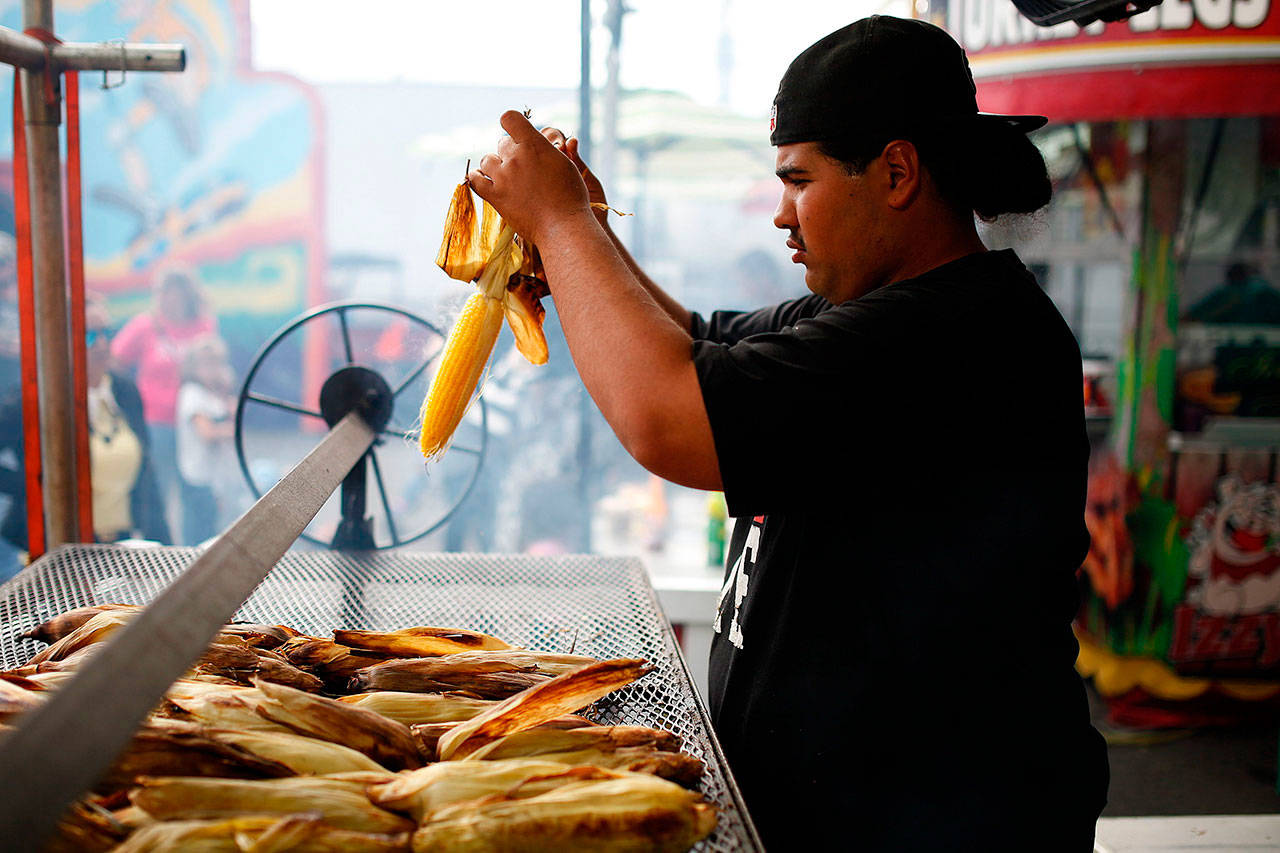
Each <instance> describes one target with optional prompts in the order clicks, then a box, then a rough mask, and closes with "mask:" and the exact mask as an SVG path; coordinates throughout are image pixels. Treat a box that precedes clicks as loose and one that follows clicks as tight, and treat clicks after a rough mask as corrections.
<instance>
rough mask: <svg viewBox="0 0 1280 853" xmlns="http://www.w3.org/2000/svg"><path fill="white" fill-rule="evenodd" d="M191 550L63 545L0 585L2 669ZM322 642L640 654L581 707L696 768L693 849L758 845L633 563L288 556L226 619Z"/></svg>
mask: <svg viewBox="0 0 1280 853" xmlns="http://www.w3.org/2000/svg"><path fill="white" fill-rule="evenodd" d="M197 554H198V551H196V550H195V549H192V548H145V549H132V548H124V547H119V546H111V545H73V546H67V547H64V548H60V549H58V550H57V551H54V552H52V553H51V554H48V555H47V556H45V557H43V558H42V559H40V560H39V561H37V562H36V563H35V564H34V565H32V566H31V567H30V568H29V569H27V570H26V571H24V572H22V573H21V574H20V575H18V576H17V577H16V578H14V579H13V580H11V581H10V582H9V583H7V584H5V585H3V586H0V665H3V666H4V667H5V668H9V667H14V666H18V665H20V664H22V663H23V662H25V661H26V660H27V659H28V658H30V657H31V656H32V655H33V654H35V652H36V651H37V650H38V648H40V647H41V644H39V643H36V642H34V641H32V640H23V639H21V638H20V636H19V635H20V634H22V633H23V632H24V631H26V630H28V629H30V628H33V627H35V626H36V625H37V624H39V623H40V622H42V621H44V620H45V619H47V618H48V617H50V616H52V615H54V614H57V613H61V612H63V611H66V610H70V609H72V608H75V607H82V606H84V605H89V604H107V603H118V604H146V603H148V602H149V601H150V600H151V599H152V598H154V597H155V596H156V595H157V594H159V592H160V591H161V590H162V589H164V587H165V586H166V585H167V584H168V583H169V582H170V581H172V580H173V579H174V578H175V577H177V576H178V575H179V574H180V573H181V572H182V571H183V570H184V569H185V568H186V567H187V566H188V565H189V564H190V563H191V561H192V560H193V559H194V558H195V556H196V555H197ZM235 618H236V619H237V620H241V621H249V622H263V623H270V624H283V625H289V626H290V627H293V628H296V629H298V630H299V631H302V632H304V633H308V634H313V635H316V636H322V637H325V636H330V635H331V632H332V630H333V629H334V628H364V629H370V630H392V629H396V628H404V627H408V626H410V625H441V626H450V627H465V628H469V629H472V630H476V631H483V632H485V633H489V634H493V635H494V636H496V637H500V638H501V639H503V640H506V641H508V642H510V643H513V644H515V645H520V646H525V647H527V648H531V649H538V650H542V651H553V652H569V651H574V652H577V653H579V654H585V655H591V656H592V657H597V658H620V657H627V658H644V659H645V660H648V661H650V662H652V663H653V664H654V666H655V667H656V668H657V669H656V671H655V672H653V673H651V674H649V675H648V676H646V677H645V678H643V679H641V680H640V681H639V682H637V683H635V684H632V685H630V686H628V687H626V688H624V689H622V690H620V691H618V692H616V693H614V694H612V695H611V696H609V697H607V698H606V699H604V700H601V701H600V702H597V703H596V705H595V706H594V707H593V708H592V709H591V710H590V711H589V712H588V714H587V715H588V716H590V717H592V718H593V719H595V720H596V721H598V722H600V723H605V724H611V725H637V726H650V727H653V728H662V729H667V730H669V731H672V732H674V733H676V734H678V735H680V736H681V737H682V738H683V739H684V749H685V751H686V752H688V753H689V754H691V755H695V756H697V757H698V758H701V759H702V760H703V761H704V762H705V763H706V768H707V769H706V773H705V774H704V775H703V777H702V784H701V790H702V793H703V794H704V795H705V796H706V798H707V799H708V800H710V801H711V802H713V803H715V804H716V806H718V807H719V809H720V823H719V826H718V827H717V829H716V831H715V833H714V834H712V835H711V836H710V837H709V838H707V839H706V840H705V841H703V842H702V843H701V844H699V845H698V846H697V847H696V848H695V849H696V850H699V851H731V850H732V851H739V850H760V849H763V848H762V847H761V845H760V842H759V840H758V838H757V837H756V835H755V831H754V829H752V827H751V825H750V822H749V820H748V819H747V817H746V811H745V809H744V808H743V806H742V800H741V796H740V794H739V793H738V790H737V787H736V786H735V785H734V783H733V779H732V777H731V776H730V775H729V772H728V769H727V766H726V764H725V760H724V756H723V754H722V753H721V751H720V747H719V744H718V743H717V742H716V740H715V736H714V735H713V734H712V732H711V725H710V721H709V719H708V717H707V714H706V711H705V709H704V708H703V706H702V702H701V700H700V699H699V698H698V696H697V694H696V693H695V691H694V689H693V687H692V681H691V680H690V678H689V673H688V670H687V669H686V668H685V664H684V661H683V659H682V658H681V657H680V653H679V650H678V648H677V646H676V644H675V638H674V636H673V635H672V632H671V629H670V627H669V626H668V624H667V621H666V619H665V618H664V617H663V616H662V613H661V610H660V609H659V607H658V602H657V598H656V597H655V595H654V593H653V589H652V587H651V586H650V584H649V580H648V577H647V575H646V574H645V571H644V567H643V566H642V565H641V564H640V562H639V561H638V560H635V559H628V558H606V557H595V556H590V555H568V556H558V557H528V556H522V555H500V554H434V553H431V554H428V553H411V552H377V553H368V554H359V555H352V554H342V553H337V552H329V551H312V552H306V551H291V552H290V553H288V554H286V555H285V556H284V558H283V559H281V560H280V563H279V564H278V565H277V566H276V567H275V569H273V570H272V572H271V574H269V575H268V576H267V577H266V579H265V580H264V581H263V582H262V584H261V585H259V587H258V588H257V589H256V590H255V591H254V593H253V595H251V596H250V597H249V599H248V600H247V601H246V602H245V603H244V606H243V607H241V608H240V610H239V611H237V613H236V617H235Z"/></svg>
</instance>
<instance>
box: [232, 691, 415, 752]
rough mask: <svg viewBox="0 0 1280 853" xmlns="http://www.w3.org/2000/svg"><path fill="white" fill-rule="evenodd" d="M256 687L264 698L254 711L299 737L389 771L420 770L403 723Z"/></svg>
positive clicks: (304, 695)
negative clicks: (346, 750)
mask: <svg viewBox="0 0 1280 853" xmlns="http://www.w3.org/2000/svg"><path fill="white" fill-rule="evenodd" d="M255 685H256V686H257V688H258V690H259V692H260V693H261V694H262V696H263V697H264V701H263V702H261V703H260V704H259V705H258V706H257V708H256V710H257V712H258V713H259V714H261V715H262V716H264V717H266V718H267V719H269V720H272V721H274V722H277V723H280V724H282V725H285V726H288V727H289V728H291V729H293V730H294V731H296V732H298V733H299V734H304V735H308V736H310V737H313V738H321V739H323V740H327V741H332V742H334V743H339V744H343V745H344V746H347V747H349V748H351V749H354V750H357V751H358V752H362V753H364V754H365V755H367V756H369V757H370V758H372V759H373V760H374V761H376V762H377V763H378V764H380V765H382V766H383V767H386V768H388V769H391V770H401V769H412V768H414V767H421V766H422V756H421V755H420V754H419V752H418V747H417V745H416V744H415V743H414V740H413V734H412V732H410V731H409V727H408V726H406V725H405V724H404V723H398V722H396V721H395V720H390V719H387V718H386V717H384V716H382V715H381V714H377V713H374V712H373V711H368V710H365V709H363V708H359V707H357V706H355V705H349V704H345V703H343V702H338V701H337V700H335V699H327V698H325V697H323V696H313V695H312V694H310V693H305V692H303V691H301V690H294V689H293V688H291V687H285V686H284V685H280V684H271V683H270V682H266V681H257V682H255Z"/></svg>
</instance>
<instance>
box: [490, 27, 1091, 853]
mask: <svg viewBox="0 0 1280 853" xmlns="http://www.w3.org/2000/svg"><path fill="white" fill-rule="evenodd" d="M774 110H775V115H774V120H773V127H772V128H771V130H772V137H771V138H772V142H773V143H774V144H775V145H776V146H777V174H778V177H779V178H780V179H781V181H782V185H783V188H782V201H781V203H780V204H779V206H778V209H777V212H776V214H775V216H774V223H775V224H776V225H777V226H778V227H779V228H782V229H785V230H786V231H787V232H788V233H789V238H788V240H787V245H788V246H789V247H791V248H792V249H793V250H795V254H794V255H793V258H792V260H793V261H794V262H796V263H799V264H802V265H803V266H804V268H805V282H806V284H807V285H808V287H809V289H810V290H811V291H813V294H812V295H811V296H808V297H805V298H803V299H798V300H794V301H791V302H787V303H783V304H782V305H778V306H775V307H772V308H766V309H762V310H760V311H756V312H752V313H746V314H743V313H725V312H717V313H715V314H712V315H711V316H710V317H709V318H706V319H704V318H702V317H699V316H697V315H696V314H691V313H690V312H689V311H687V310H685V309H684V308H682V307H681V306H680V305H679V304H678V303H676V302H675V301H674V300H672V299H671V298H670V297H669V296H668V295H667V294H665V293H664V292H663V291H662V290H661V289H660V288H659V287H658V286H657V285H656V284H654V283H653V282H652V281H651V280H649V279H648V278H647V277H646V276H645V275H644V273H643V272H642V271H641V270H640V269H639V268H638V267H637V266H636V264H635V262H634V261H633V260H632V259H631V257H630V256H629V255H628V254H627V252H626V250H625V249H624V248H622V246H621V244H620V243H619V242H618V241H617V240H616V239H615V238H614V237H613V236H612V234H611V232H610V231H609V230H608V227H607V225H605V224H603V222H602V217H598V216H596V215H595V214H593V212H592V210H591V208H590V207H589V205H588V202H589V201H592V200H597V201H598V200H603V193H602V192H601V191H600V189H599V185H598V183H597V182H596V181H595V179H594V178H593V177H592V176H591V174H590V172H588V171H587V170H586V169H585V166H583V165H582V163H581V161H579V160H578V159H577V148H576V143H575V142H574V141H573V140H567V141H566V140H564V138H563V137H562V136H561V135H560V134H559V133H558V132H557V131H554V130H548V131H546V132H545V135H544V134H542V133H539V132H538V131H536V130H535V129H534V128H533V127H532V126H531V125H530V124H529V123H528V121H526V120H525V119H524V118H523V116H521V115H520V114H519V113H516V112H508V113H506V114H504V115H503V116H502V119H501V121H502V126H503V128H504V129H505V130H506V131H507V133H508V134H509V137H508V138H506V139H504V140H503V141H502V142H501V143H500V144H499V146H498V150H497V152H496V153H494V154H489V155H487V156H486V157H484V159H482V160H481V161H480V163H479V166H478V168H477V169H476V170H475V171H473V172H472V173H471V175H470V178H471V183H472V186H473V187H474V188H475V190H476V191H477V192H478V193H479V194H480V195H481V196H483V197H484V198H486V199H488V200H489V201H490V202H492V203H493V204H494V205H495V206H496V207H497V208H498V210H499V211H500V212H501V213H502V215H503V216H504V217H505V219H506V221H507V222H509V223H511V224H512V225H513V226H514V228H515V229H516V231H517V232H518V233H520V234H522V235H523V236H525V237H527V238H528V239H530V240H531V241H532V242H534V243H535V244H537V246H538V247H539V249H540V251H541V253H542V260H543V264H544V266H545V267H546V271H547V276H548V279H549V282H550V286H551V290H552V295H553V296H554V298H555V300H556V307H557V310H558V312H559V314H560V318H561V323H562V325H563V328H564V332H565V336H566V338H567V340H568V343H569V349H570V352H571V353H572V355H573V360H574V363H575V365H576V366H577V369H578V371H579V372H580V374H581V376H582V379H583V382H584V383H585V384H586V387H587V389H588V391H589V392H590V393H591V395H592V397H593V398H594V399H595V401H596V402H597V404H598V405H599V406H600V409H601V411H602V412H603V414H604V416H605V418H606V419H607V420H608V422H609V423H610V425H611V426H612V427H613V429H614V430H615V432H616V433H617V435H618V437H619V439H620V440H621V441H622V443H623V445H624V446H625V447H626V448H627V450H628V451H629V452H630V453H631V454H632V455H633V456H634V457H635V458H636V459H637V460H638V461H639V462H640V464H642V465H643V466H644V467H646V468H647V469H649V470H650V471H652V472H654V473H656V474H658V475H660V476H662V477H665V478H667V479H670V480H672V481H674V482H677V483H681V484H683V485H687V486H693V487H697V488H703V489H723V490H724V492H725V496H726V499H727V501H728V505H729V510H730V513H731V514H732V515H733V516H735V517H736V518H737V519H738V523H737V525H736V527H735V529H734V538H733V543H732V545H731V548H730V556H729V564H728V570H727V576H726V583H725V588H724V591H723V593H722V595H721V597H720V606H719V612H718V613H717V617H716V624H715V629H716V631H717V635H716V639H715V642H714V644H713V648H712V660H711V684H710V691H711V696H710V704H711V710H712V715H713V718H714V721H715V725H716V731H717V733H718V735H719V737H720V739H721V742H722V743H723V745H724V748H725V751H726V753H727V755H728V758H729V763H730V766H731V767H732V769H733V771H734V774H735V776H736V778H737V780H738V782H739V784H740V786H741V788H742V791H743V794H744V796H745V798H746V801H747V805H748V807H749V810H750V812H751V815H752V817H753V819H754V820H755V822H756V825H757V827H758V828H759V830H760V832H761V835H762V837H763V840H764V842H765V844H766V846H767V847H769V848H771V849H790V848H792V847H795V848H803V849H828V848H830V847H831V846H832V845H834V844H840V845H841V846H843V847H849V848H857V849H886V850H961V849H970V848H975V847H978V846H981V847H982V848H983V849H1016V850H1051V849H1063V850H1079V851H1088V850H1090V849H1091V844H1092V838H1093V827H1094V822H1095V820H1096V818H1097V815H1098V813H1099V811H1100V810H1101V808H1102V805H1103V803H1104V801H1105V791H1106V777H1107V767H1106V754H1105V748H1104V746H1103V744H1102V741H1101V738H1100V737H1099V736H1098V735H1097V733H1096V732H1095V731H1094V730H1093V729H1092V727H1091V726H1090V724H1089V718H1088V710H1087V706H1086V702H1085V696H1084V691H1083V687H1082V685H1081V682H1080V679H1079V677H1078V676H1077V675H1076V674H1075V672H1074V669H1073V664H1074V661H1075V656H1076V653H1077V646H1076V642H1075V639H1074V637H1073V636H1072V633H1071V627H1070V622H1071V619H1072V616H1073V615H1074V611H1075V608H1076V606H1077V601H1076V588H1075V570H1076V568H1077V567H1078V566H1079V564H1080V561H1081V559H1082V558H1083V556H1084V554H1085V551H1086V549H1087V544H1088V534H1087V533H1086V532H1085V528H1084V523H1083V502H1084V487H1085V466H1086V462H1087V457H1088V448H1087V443H1086V439H1085V434H1084V426H1083V414H1082V402H1081V396H1080V388H1081V376H1080V356H1079V351H1078V349H1077V347H1076V344H1075V341H1074V339H1073V338H1072V336H1071V333H1070V331H1069V330H1068V328H1067V327H1066V325H1065V323H1063V321H1062V319H1061V317H1060V316H1059V315H1058V313H1057V312H1056V310H1055V309H1054V307H1053V305H1052V303H1051V302H1050V301H1049V299H1048V298H1047V297H1046V296H1045V294H1044V293H1043V291H1041V289H1040V288H1039V287H1038V286H1037V285H1036V283H1035V281H1034V279H1033V278H1032V277H1031V275H1030V274H1029V273H1028V272H1027V271H1026V269H1025V268H1024V267H1023V266H1022V264H1021V263H1020V262H1019V261H1018V259H1017V257H1016V256H1014V254H1013V253H1012V252H1009V251H1004V252H988V251H987V250H986V248H985V246H983V244H982V242H981V241H980V239H979V237H978V235H977V232H976V229H975V226H974V213H975V211H976V212H977V213H979V214H980V215H983V216H995V215H999V214H1001V213H1006V212H1023V211H1030V210H1034V209H1036V208H1038V207H1041V206H1043V205H1044V204H1045V203H1046V202H1047V201H1048V198H1049V192H1050V189H1049V183H1048V177H1047V175H1046V174H1045V168H1044V162H1043V159H1042V158H1041V157H1040V155H1039V153H1038V152H1037V151H1036V149H1035V147H1034V146H1033V145H1032V144H1031V143H1030V142H1029V141H1028V140H1027V139H1026V136H1025V132H1026V131H1027V130H1030V129H1033V128H1035V127H1039V126H1040V125H1042V124H1043V123H1044V119H1043V118H1040V117H1035V116H988V115H981V114H979V113H978V111H977V105H976V101H975V99H974V86H973V80H972V77H971V76H970V74H969V70H968V64H967V62H966V60H965V57H964V54H963V52H962V51H961V49H960V48H959V46H958V45H956V43H955V42H954V41H952V40H951V38H950V37H949V36H947V35H946V34H945V33H944V32H943V31H942V30H939V29H937V28H936V27H932V26H930V25H928V24H925V23H922V22H918V21H903V20H898V19H895V18H888V17H880V16H876V17H872V18H868V19H865V20H862V21H858V22H856V23H854V24H852V25H850V26H849V27H845V28H844V29H842V30H839V31H837V32H835V33H832V34H831V35H829V36H827V37H826V38H824V39H822V40H821V41H819V42H817V43H816V44H814V45H813V46H812V47H810V48H809V49H808V50H806V51H805V52H804V53H802V54H801V55H800V56H799V57H797V58H796V60H795V61H794V62H793V63H792V65H791V67H790V68H789V69H788V71H787V73H786V75H785V76H784V77H783V80H782V83H781V85H780V87H779V90H778V95H777V97H776V98H775V101H774ZM566 154H567V155H568V156H567V157H566V156H565V155H566ZM593 196H594V198H593Z"/></svg>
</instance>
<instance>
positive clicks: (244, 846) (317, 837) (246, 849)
mask: <svg viewBox="0 0 1280 853" xmlns="http://www.w3.org/2000/svg"><path fill="white" fill-rule="evenodd" d="M408 841H409V839H408V836H407V835H405V834H401V835H375V834H373V833H366V832H352V831H350V830H346V829H336V828H335V827H332V826H330V825H329V824H327V823H325V822H324V821H323V820H321V819H320V818H319V817H318V816H316V815H314V814H297V815H289V816H287V817H283V818H275V817H238V818H232V819H229V820H174V821H161V822H159V823H153V824H150V825H148V826H144V827H143V828H141V829H139V830H138V831H137V832H135V833H134V834H133V835H131V836H129V838H128V840H126V841H125V843H124V844H121V845H120V846H119V847H117V848H116V853H171V851H172V853H179V851H180V852H181V853H224V851H225V853H282V851H286V850H297V851H302V850H306V851H310V853H328V851H335V853H337V851H342V853H402V851H407V850H408V849H409V848H408Z"/></svg>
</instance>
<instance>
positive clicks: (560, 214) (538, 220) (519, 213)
mask: <svg viewBox="0 0 1280 853" xmlns="http://www.w3.org/2000/svg"><path fill="white" fill-rule="evenodd" d="M501 123H502V129H503V130H505V131H506V132H507V134H508V135H507V137H506V138H504V139H503V140H502V141H501V142H499V143H498V150H497V152H495V153H493V154H486V155H485V156H484V157H483V158H481V160H480V164H479V165H478V166H477V167H476V168H474V169H472V170H471V172H470V173H468V175H467V178H468V180H469V181H470V182H471V188H472V189H474V190H475V191H476V193H477V194H478V195H479V196H480V197H481V198H483V199H484V200H485V201H487V202H489V203H490V204H492V205H493V206H494V207H496V208H497V209H498V212H499V213H500V214H502V218H503V219H504V220H505V221H506V222H507V223H508V224H509V225H510V226H511V227H512V228H514V229H515V231H516V233H517V234H519V235H520V236H521V237H523V238H525V239H526V240H529V241H531V242H533V243H542V242H543V240H544V238H546V237H547V236H548V234H549V233H550V232H551V231H553V230H555V229H556V228H558V227H560V226H561V225H564V224H567V223H572V222H573V221H574V220H579V219H580V218H581V217H584V216H589V215H591V213H592V211H591V207H590V199H589V196H588V193H587V187H586V185H585V184H584V183H583V177H582V174H581V173H580V171H579V169H580V168H585V167H580V166H579V165H578V164H575V163H574V162H573V160H572V159H571V157H570V156H567V153H568V152H567V151H564V150H562V149H560V148H557V147H556V146H555V145H554V144H553V143H552V141H551V140H550V139H549V138H548V137H547V136H544V135H543V134H541V133H539V132H538V130H537V129H536V128H535V127H534V126H533V125H532V124H530V123H529V120H528V119H527V118H525V117H524V115H523V114H522V113H519V112H517V111H515V110H508V111H507V112H505V113H503V114H502V119H501ZM555 133H556V134H558V135H559V137H560V138H561V139H563V138H564V135H563V134H560V133H559V131H555ZM576 150H577V145H576V144H575V145H574V151H575V152H576ZM578 163H581V160H579V161H578ZM595 183H596V185H597V186H599V181H595ZM601 195H602V196H603V190H602V191H601Z"/></svg>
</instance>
